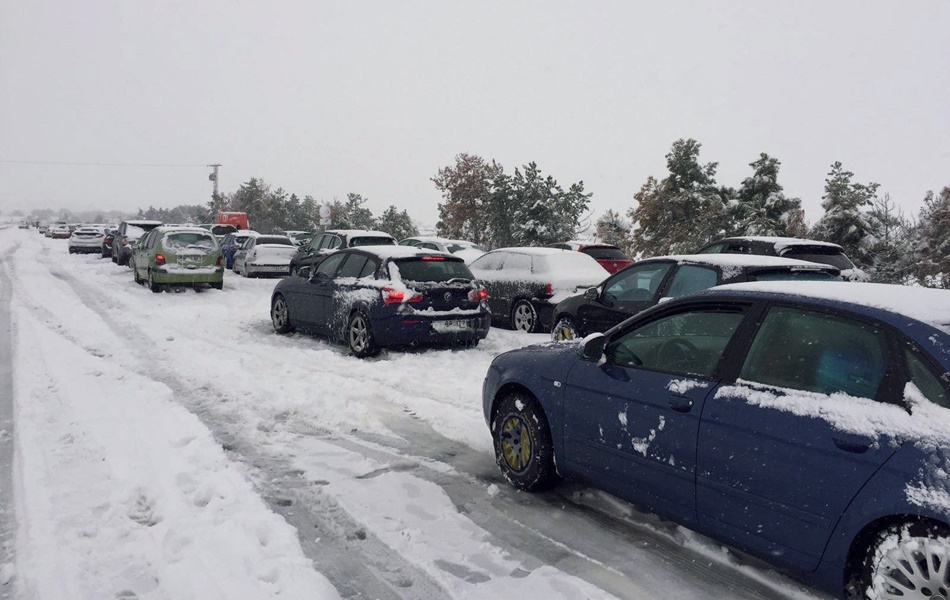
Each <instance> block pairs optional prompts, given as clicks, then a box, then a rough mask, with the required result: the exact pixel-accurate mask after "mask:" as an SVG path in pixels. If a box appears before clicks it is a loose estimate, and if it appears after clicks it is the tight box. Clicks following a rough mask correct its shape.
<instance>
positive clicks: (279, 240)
mask: <svg viewBox="0 0 950 600" xmlns="http://www.w3.org/2000/svg"><path fill="white" fill-rule="evenodd" d="M296 251H297V246H296V245H295V244H294V242H293V241H292V240H291V239H290V238H289V237H287V236H286V235H258V236H252V237H249V238H247V239H246V240H245V241H244V243H243V244H242V245H241V247H240V248H238V250H237V252H236V253H235V254H234V272H235V273H239V274H241V275H243V276H244V277H257V276H259V275H290V259H291V258H293V256H294V253H295V252H296Z"/></svg>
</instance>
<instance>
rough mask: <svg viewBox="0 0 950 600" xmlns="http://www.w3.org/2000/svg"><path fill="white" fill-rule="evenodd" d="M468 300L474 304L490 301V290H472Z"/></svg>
mask: <svg viewBox="0 0 950 600" xmlns="http://www.w3.org/2000/svg"><path fill="white" fill-rule="evenodd" d="M468 299H469V300H471V301H472V302H483V301H485V300H488V290H486V289H485V288H478V289H477V290H472V291H471V292H469V293H468Z"/></svg>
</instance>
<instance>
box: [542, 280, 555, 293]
mask: <svg viewBox="0 0 950 600" xmlns="http://www.w3.org/2000/svg"><path fill="white" fill-rule="evenodd" d="M544 295H545V296H553V295H554V286H553V285H551V284H550V283H549V284H547V285H545V286H544Z"/></svg>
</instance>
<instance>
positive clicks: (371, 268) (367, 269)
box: [360, 258, 379, 279]
mask: <svg viewBox="0 0 950 600" xmlns="http://www.w3.org/2000/svg"><path fill="white" fill-rule="evenodd" d="M378 268H379V261H378V260H376V259H375V258H367V259H366V264H365V265H363V270H362V271H360V279H362V278H363V277H371V276H372V275H373V274H374V273H376V269H378Z"/></svg>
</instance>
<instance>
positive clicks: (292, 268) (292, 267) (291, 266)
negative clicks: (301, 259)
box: [290, 265, 297, 277]
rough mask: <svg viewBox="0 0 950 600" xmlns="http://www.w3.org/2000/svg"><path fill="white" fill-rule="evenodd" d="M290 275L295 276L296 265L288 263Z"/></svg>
mask: <svg viewBox="0 0 950 600" xmlns="http://www.w3.org/2000/svg"><path fill="white" fill-rule="evenodd" d="M290 276H291V277H296V276H297V265H290Z"/></svg>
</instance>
